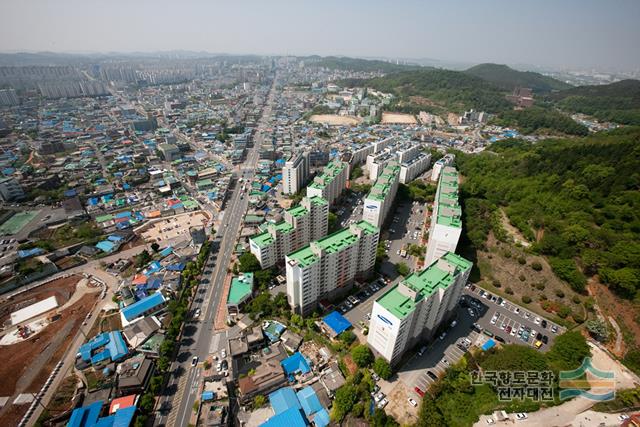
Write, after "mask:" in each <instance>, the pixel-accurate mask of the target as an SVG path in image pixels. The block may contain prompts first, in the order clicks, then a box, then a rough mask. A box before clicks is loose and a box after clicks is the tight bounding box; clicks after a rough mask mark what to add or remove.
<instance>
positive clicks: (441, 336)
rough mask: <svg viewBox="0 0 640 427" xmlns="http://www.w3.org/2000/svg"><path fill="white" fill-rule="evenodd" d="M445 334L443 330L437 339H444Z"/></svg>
mask: <svg viewBox="0 0 640 427" xmlns="http://www.w3.org/2000/svg"><path fill="white" fill-rule="evenodd" d="M446 336H447V333H446V332H443V333H442V334H440V337H439V339H441V340H443V339H444V337H446Z"/></svg>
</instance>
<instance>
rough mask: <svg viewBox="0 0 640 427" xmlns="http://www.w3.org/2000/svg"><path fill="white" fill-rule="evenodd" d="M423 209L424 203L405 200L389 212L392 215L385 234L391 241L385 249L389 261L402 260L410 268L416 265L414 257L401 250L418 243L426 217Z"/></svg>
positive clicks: (398, 261)
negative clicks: (405, 201)
mask: <svg viewBox="0 0 640 427" xmlns="http://www.w3.org/2000/svg"><path fill="white" fill-rule="evenodd" d="M425 211H426V205H423V204H419V203H417V202H414V203H410V202H407V203H403V204H401V205H398V206H397V208H396V210H395V211H392V212H390V213H389V215H393V216H392V217H391V218H389V219H390V223H389V224H390V225H389V229H388V231H387V234H386V236H387V239H388V240H390V242H391V245H390V246H389V249H388V250H387V255H388V256H389V261H390V262H391V263H393V264H397V263H400V262H404V263H405V264H407V265H408V266H409V267H410V268H415V267H416V264H415V262H416V258H415V257H411V256H409V255H406V254H405V253H404V252H403V251H406V250H407V248H408V246H409V245H410V244H420V242H421V239H422V233H423V225H424V222H425V218H426V216H425V215H426V212H425ZM403 255H404V256H403Z"/></svg>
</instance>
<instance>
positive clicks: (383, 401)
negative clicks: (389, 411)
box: [378, 398, 389, 409]
mask: <svg viewBox="0 0 640 427" xmlns="http://www.w3.org/2000/svg"><path fill="white" fill-rule="evenodd" d="M387 403H389V401H388V400H387V399H386V398H384V399H382V400H381V401H380V403H378V408H380V409H382V408H384V407H385V406H387Z"/></svg>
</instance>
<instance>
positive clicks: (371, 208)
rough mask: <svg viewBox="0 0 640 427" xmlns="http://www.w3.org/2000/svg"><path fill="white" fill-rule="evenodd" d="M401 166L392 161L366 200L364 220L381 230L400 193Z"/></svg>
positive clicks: (363, 211) (363, 213)
mask: <svg viewBox="0 0 640 427" xmlns="http://www.w3.org/2000/svg"><path fill="white" fill-rule="evenodd" d="M399 176H400V165H399V164H398V162H396V161H391V162H389V164H387V167H385V168H384V170H383V171H382V175H380V176H379V177H378V179H377V180H376V182H375V184H374V185H373V187H371V190H370V191H369V194H368V195H367V197H366V198H365V199H364V208H363V210H362V219H364V220H365V221H368V222H369V223H371V224H373V225H375V226H376V227H378V228H381V227H382V225H383V224H384V222H385V220H386V218H387V214H388V213H389V211H390V210H391V205H392V204H393V200H394V199H395V197H396V193H397V192H398V178H399Z"/></svg>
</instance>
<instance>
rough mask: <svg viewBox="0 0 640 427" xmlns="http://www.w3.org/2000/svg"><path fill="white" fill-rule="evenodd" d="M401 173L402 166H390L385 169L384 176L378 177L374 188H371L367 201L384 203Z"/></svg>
mask: <svg viewBox="0 0 640 427" xmlns="http://www.w3.org/2000/svg"><path fill="white" fill-rule="evenodd" d="M399 173H400V166H399V165H398V164H389V165H388V166H387V167H386V168H384V170H383V171H382V174H381V175H380V176H379V177H378V179H377V180H376V182H375V184H374V185H373V187H371V190H370V191H369V194H368V195H367V199H371V200H378V201H383V200H384V199H385V198H386V197H387V194H388V193H389V190H390V189H391V187H392V186H393V182H394V180H396V179H397V176H398V174H399Z"/></svg>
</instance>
